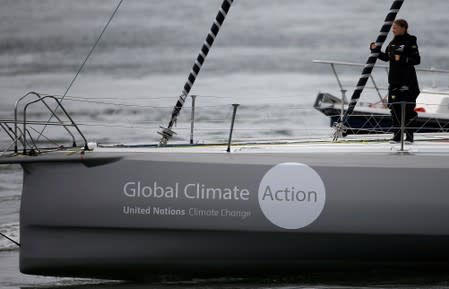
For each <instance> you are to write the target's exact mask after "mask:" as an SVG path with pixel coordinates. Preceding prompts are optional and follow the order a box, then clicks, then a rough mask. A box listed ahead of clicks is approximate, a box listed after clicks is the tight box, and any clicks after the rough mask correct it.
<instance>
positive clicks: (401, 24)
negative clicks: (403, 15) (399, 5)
mask: <svg viewBox="0 0 449 289" xmlns="http://www.w3.org/2000/svg"><path fill="white" fill-rule="evenodd" d="M393 23H394V24H396V25H398V26H399V27H402V28H405V31H407V29H408V23H407V21H405V19H396V20H394V22H393Z"/></svg>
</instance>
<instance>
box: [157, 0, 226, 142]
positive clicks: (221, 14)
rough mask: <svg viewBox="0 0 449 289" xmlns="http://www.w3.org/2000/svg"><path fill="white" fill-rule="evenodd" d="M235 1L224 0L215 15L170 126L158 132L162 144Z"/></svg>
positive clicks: (166, 138)
mask: <svg viewBox="0 0 449 289" xmlns="http://www.w3.org/2000/svg"><path fill="white" fill-rule="evenodd" d="M233 1H234V0H224V1H223V3H222V4H221V7H220V10H219V11H218V14H217V16H216V17H215V21H214V23H213V24H212V27H211V28H210V31H209V33H208V34H207V37H206V40H205V41H204V43H203V46H202V47H201V50H200V52H199V54H198V56H197V58H196V60H195V63H194V64H193V67H192V70H191V71H190V74H189V77H188V78H187V81H186V83H185V84H184V89H183V90H182V94H181V95H180V96H179V99H178V101H177V102H176V105H175V107H174V108H173V111H172V114H171V119H170V122H169V123H168V126H167V127H166V128H164V127H161V128H162V131H160V132H158V133H159V134H160V135H162V138H161V140H160V142H159V143H160V145H165V144H167V141H168V139H169V138H170V137H172V136H173V134H174V131H172V127H173V125H174V124H175V122H176V119H177V117H178V115H179V112H180V111H181V109H182V106H183V105H184V102H185V100H186V98H187V96H188V95H189V92H190V90H191V89H192V86H193V84H194V83H195V80H196V77H197V76H198V74H199V72H200V70H201V67H202V66H203V64H204V61H205V60H206V57H207V54H208V53H209V51H210V49H211V47H212V44H213V43H214V41H215V38H216V37H217V34H218V32H219V31H220V28H221V26H222V25H223V22H224V20H225V18H226V15H227V14H228V12H229V9H230V8H231V5H232V2H233Z"/></svg>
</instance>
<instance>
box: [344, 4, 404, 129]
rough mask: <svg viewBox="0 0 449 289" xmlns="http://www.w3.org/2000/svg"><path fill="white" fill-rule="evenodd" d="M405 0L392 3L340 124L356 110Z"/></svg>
mask: <svg viewBox="0 0 449 289" xmlns="http://www.w3.org/2000/svg"><path fill="white" fill-rule="evenodd" d="M403 2H404V0H394V2H393V4H392V5H391V8H390V11H389V12H388V14H387V17H385V21H384V24H383V25H382V28H381V29H380V32H379V35H378V36H377V39H376V49H375V50H374V51H372V52H371V54H370V55H369V57H368V60H367V61H366V65H365V67H364V68H363V71H362V75H361V76H360V79H359V81H358V83H357V87H356V88H355V90H354V93H353V94H352V96H351V101H350V102H349V107H348V110H347V111H346V112H345V114H344V116H343V119H340V126H341V125H344V124H345V122H346V121H347V120H348V117H349V115H350V114H351V113H352V112H353V111H354V108H355V106H356V105H357V100H358V99H359V98H360V95H361V94H362V91H363V89H364V88H365V85H366V82H367V81H368V78H369V77H370V75H371V72H372V71H373V68H374V65H375V64H376V61H377V57H378V56H379V53H380V50H381V48H382V45H383V44H384V42H385V39H387V36H388V32H390V29H391V26H392V25H393V21H394V20H395V19H396V15H397V14H398V12H399V9H401V6H402V3H403Z"/></svg>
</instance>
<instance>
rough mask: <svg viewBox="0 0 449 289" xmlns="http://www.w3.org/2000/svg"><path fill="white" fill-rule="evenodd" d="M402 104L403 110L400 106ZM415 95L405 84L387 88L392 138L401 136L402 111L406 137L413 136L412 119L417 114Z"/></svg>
mask: <svg viewBox="0 0 449 289" xmlns="http://www.w3.org/2000/svg"><path fill="white" fill-rule="evenodd" d="M402 106H404V110H403V108H402ZM415 107H416V97H414V96H413V93H411V92H410V90H409V88H408V87H407V86H405V85H404V86H400V87H392V86H390V87H389V88H388V108H389V109H390V112H391V121H392V124H393V127H392V131H393V133H394V138H395V139H397V140H399V139H400V138H401V119H402V112H404V125H405V133H406V135H407V138H413V131H414V129H413V127H414V123H413V122H414V119H415V117H416V116H417V115H418V114H417V113H416V112H415Z"/></svg>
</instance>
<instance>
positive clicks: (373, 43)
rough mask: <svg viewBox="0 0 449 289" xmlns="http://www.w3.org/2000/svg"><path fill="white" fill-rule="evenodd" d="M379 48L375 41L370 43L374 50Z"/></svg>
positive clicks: (370, 47)
mask: <svg viewBox="0 0 449 289" xmlns="http://www.w3.org/2000/svg"><path fill="white" fill-rule="evenodd" d="M376 48H377V45H376V43H375V42H371V44H370V45H369V49H371V50H374V49H376Z"/></svg>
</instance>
